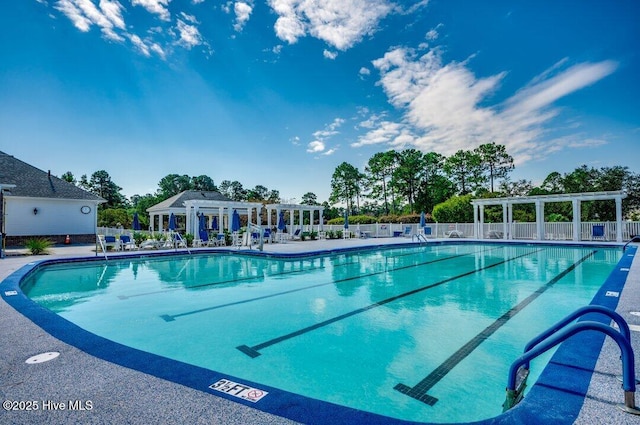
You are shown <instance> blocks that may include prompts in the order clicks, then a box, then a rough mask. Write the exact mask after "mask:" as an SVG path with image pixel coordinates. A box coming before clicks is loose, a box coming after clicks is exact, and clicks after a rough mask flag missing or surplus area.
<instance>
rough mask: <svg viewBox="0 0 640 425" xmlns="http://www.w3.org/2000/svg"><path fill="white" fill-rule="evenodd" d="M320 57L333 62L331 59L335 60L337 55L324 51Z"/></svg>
mask: <svg viewBox="0 0 640 425" xmlns="http://www.w3.org/2000/svg"><path fill="white" fill-rule="evenodd" d="M322 55H323V56H324V57H325V58H327V59H331V60H333V59H335V58H337V57H338V53H337V52H332V51H329V50H327V49H324V51H323V52H322Z"/></svg>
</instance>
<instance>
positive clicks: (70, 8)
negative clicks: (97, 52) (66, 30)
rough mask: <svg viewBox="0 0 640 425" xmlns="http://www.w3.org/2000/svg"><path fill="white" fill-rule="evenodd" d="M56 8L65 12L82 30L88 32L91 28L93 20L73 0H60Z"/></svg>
mask: <svg viewBox="0 0 640 425" xmlns="http://www.w3.org/2000/svg"><path fill="white" fill-rule="evenodd" d="M55 8H56V9H58V10H59V11H60V12H62V13H64V14H65V15H66V16H67V18H69V19H70V20H71V22H72V23H73V25H74V26H75V27H76V28H78V29H79V30H80V31H82V32H87V31H89V30H90V29H91V25H92V24H93V22H92V21H91V19H89V18H88V17H87V16H86V15H85V14H84V13H83V12H82V11H81V10H80V9H79V8H78V7H77V6H76V5H75V3H74V1H73V0H60V1H58V3H56V5H55Z"/></svg>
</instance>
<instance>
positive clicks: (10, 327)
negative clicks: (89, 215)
mask: <svg viewBox="0 0 640 425" xmlns="http://www.w3.org/2000/svg"><path fill="white" fill-rule="evenodd" d="M406 242H407V239H405V238H387V239H351V240H320V241H308V242H291V243H287V244H273V245H269V244H267V245H265V246H264V248H265V252H273V253H292V254H296V253H304V252H312V251H313V252H315V251H322V250H333V249H343V248H347V247H354V248H355V247H363V246H370V245H381V244H384V245H389V244H397V243H406ZM598 245H602V244H598ZM611 245H612V246H619V244H611ZM93 249H94V247H93V246H70V247H54V248H53V249H52V252H51V255H48V256H37V257H36V256H24V255H19V254H21V252H20V251H11V250H10V251H9V254H10V255H9V256H8V257H7V258H5V259H1V260H0V281H2V280H4V279H5V278H6V277H7V276H9V275H11V274H12V273H13V272H15V271H17V270H19V269H20V268H21V267H23V266H24V265H26V264H28V263H30V262H32V261H38V260H43V259H54V258H65V257H66V258H77V257H82V256H93V257H95V252H94V251H93ZM244 250H245V249H242V251H244ZM116 255H118V254H110V256H116ZM617 311H618V313H619V314H621V315H622V316H623V318H624V319H625V320H626V321H627V322H628V323H629V325H630V326H632V338H631V341H632V346H633V349H634V353H635V360H636V364H640V363H639V362H638V359H639V357H638V353H639V352H640V351H639V350H640V343H639V342H638V338H637V335H638V330H640V316H638V315H635V314H632V313H633V312H638V311H640V261H634V262H633V264H632V265H631V270H630V271H629V274H628V277H627V283H626V286H625V288H624V290H623V291H622V293H621V296H620V300H619V303H618V307H617ZM0 317H1V318H2V333H1V336H0V338H1V341H2V342H1V343H0V396H1V398H2V401H3V402H4V401H6V400H10V401H18V402H19V401H22V402H29V401H37V402H38V410H31V411H10V412H7V411H5V410H4V409H3V410H2V411H0V423H13V424H32V423H43V424H45V423H56V424H69V423H83V424H103V423H104V424H111V423H129V424H137V423H140V424H142V423H144V424H148V423H163V424H173V423H175V424H198V423H224V424H293V423H295V422H293V421H291V420H288V419H285V418H282V417H279V416H275V415H271V414H268V413H264V412H262V411H260V410H257V409H253V408H251V407H247V406H245V405H242V404H240V403H236V402H232V401H229V400H226V399H223V398H221V397H217V396H215V395H211V394H208V393H205V392H202V391H199V390H195V389H193V388H190V387H186V386H183V385H180V384H176V383H173V382H169V381H166V380H163V379H160V378H157V377H154V376H151V375H148V374H145V373H142V372H139V371H136V370H132V369H129V368H126V367H123V366H119V365H117V364H114V363H110V362H107V361H104V360H101V359H99V358H96V357H94V356H91V355H89V354H87V353H85V352H83V351H81V350H80V349H78V348H76V347H74V346H71V345H68V344H66V343H64V342H62V341H60V340H58V339H56V338H54V337H52V336H51V335H50V334H48V333H47V332H45V331H44V330H43V329H41V328H40V327H39V326H37V325H36V324H34V323H33V322H32V321H31V320H29V319H28V318H26V317H25V316H23V315H22V314H20V313H18V312H17V311H16V310H14V309H13V307H11V306H10V305H8V304H7V303H6V302H5V301H4V298H3V300H2V302H0ZM53 351H55V352H59V353H60V356H59V357H58V358H56V359H54V360H52V361H49V362H45V363H39V364H26V363H25V360H26V359H28V358H29V357H31V356H34V355H37V354H40V353H45V352H53ZM620 373H621V371H620V360H619V349H618V348H617V346H616V345H615V343H613V342H612V341H611V339H610V338H607V339H606V341H605V344H604V346H603V349H602V352H601V355H600V358H599V359H598V362H597V365H596V369H595V373H594V374H593V377H592V380H591V384H590V386H589V390H588V393H587V396H586V398H585V402H584V405H583V407H582V410H581V411H580V414H579V416H578V418H577V420H576V421H575V422H574V423H576V424H584V425H590V424H616V425H617V424H622V425H624V424H638V423H640V417H639V416H634V415H630V414H627V413H623V412H622V411H621V410H619V409H618V408H617V407H616V405H617V404H619V403H622V402H623V391H622V389H621V385H620V382H619V381H618V380H617V376H618V375H620ZM505 380H506V377H505ZM70 401H71V402H73V403H72V404H73V407H75V408H76V409H75V410H68V407H69V406H70V405H69V402H70ZM89 402H90V403H89ZM636 402H639V400H638V397H637V396H636ZM61 403H64V404H61ZM32 405H33V404H32ZM62 405H64V406H65V407H66V408H67V409H66V410H61V409H62V407H61V406H62ZM80 406H81V407H83V408H84V409H85V410H80V409H78V407H80ZM25 407H26V405H25ZM45 407H46V408H45ZM530 423H539V422H537V421H536V419H535V418H531V422H530ZM558 423H561V422H558ZM564 423H566V422H564Z"/></svg>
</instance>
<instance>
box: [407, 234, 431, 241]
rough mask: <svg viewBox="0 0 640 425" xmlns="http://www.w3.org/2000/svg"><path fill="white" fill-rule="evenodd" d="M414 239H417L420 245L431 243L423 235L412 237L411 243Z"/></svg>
mask: <svg viewBox="0 0 640 425" xmlns="http://www.w3.org/2000/svg"><path fill="white" fill-rule="evenodd" d="M414 238H415V239H417V240H418V242H420V244H422V242H424V243H429V241H428V240H427V237H426V236H425V235H423V234H420V233H417V234H415V235H411V242H413V240H414Z"/></svg>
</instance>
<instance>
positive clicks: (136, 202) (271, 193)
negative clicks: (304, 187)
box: [61, 170, 317, 228]
mask: <svg viewBox="0 0 640 425" xmlns="http://www.w3.org/2000/svg"><path fill="white" fill-rule="evenodd" d="M61 178H62V179H63V180H66V181H67V182H69V183H73V184H75V185H77V186H79V187H81V188H82V189H84V190H87V191H88V192H91V193H93V194H95V195H98V196H100V197H101V198H103V199H104V200H105V201H106V202H105V203H103V204H101V205H100V206H99V207H98V226H110V227H117V226H120V225H122V226H125V227H129V226H130V225H131V221H132V218H133V215H134V213H136V212H137V213H138V217H139V220H140V224H141V226H142V227H143V228H147V227H148V226H149V217H148V215H147V208H150V207H152V206H154V205H156V204H158V203H160V202H162V201H164V200H166V199H169V198H171V197H172V196H175V195H177V194H179V193H181V192H183V191H185V190H197V191H205V192H209V191H216V192H220V193H221V194H222V195H224V196H226V197H227V198H229V199H231V200H233V201H247V202H263V203H266V204H275V203H279V202H280V192H279V191H278V190H274V189H271V190H270V189H268V188H267V187H265V186H262V185H257V186H255V187H254V188H252V189H247V188H245V187H244V186H243V185H242V183H240V182H239V181H236V180H234V181H230V180H223V181H222V182H220V185H219V186H216V184H215V182H214V180H213V179H212V178H211V177H209V176H206V175H200V176H188V175H186V174H184V175H179V174H168V175H166V176H165V177H163V178H162V179H160V181H159V182H158V189H157V191H156V192H155V193H147V194H145V195H137V194H136V195H133V196H132V197H131V199H127V197H126V196H124V195H122V193H121V191H122V188H121V187H120V186H118V185H117V184H116V183H114V182H113V180H112V179H111V176H110V175H109V173H108V172H107V171H105V170H99V171H96V172H94V173H93V174H91V177H87V175H86V174H83V175H82V176H80V179H79V180H77V179H76V178H75V176H74V175H73V173H72V172H71V171H67V172H65V173H64V174H63V175H62V176H61ZM302 203H304V204H308V205H315V204H316V203H317V197H316V195H315V194H314V193H311V192H308V193H306V194H304V195H303V197H302Z"/></svg>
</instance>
